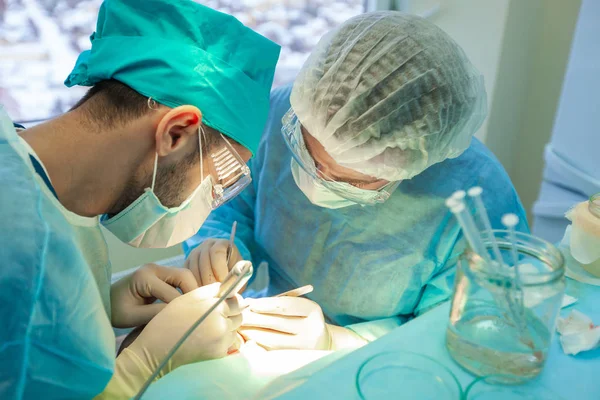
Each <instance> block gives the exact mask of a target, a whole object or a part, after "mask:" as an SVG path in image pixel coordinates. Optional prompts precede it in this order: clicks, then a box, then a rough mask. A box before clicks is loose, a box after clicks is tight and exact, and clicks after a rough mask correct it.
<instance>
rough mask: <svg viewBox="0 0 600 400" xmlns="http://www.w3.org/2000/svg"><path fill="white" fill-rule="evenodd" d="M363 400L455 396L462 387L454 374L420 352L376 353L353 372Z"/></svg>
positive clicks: (455, 398) (437, 399)
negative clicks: (355, 372)
mask: <svg viewBox="0 0 600 400" xmlns="http://www.w3.org/2000/svg"><path fill="white" fill-rule="evenodd" d="M356 390H357V392H358V395H359V396H360V398H361V399H362V400H379V399H382V400H387V399H411V400H446V399H447V400H458V399H461V398H462V395H463V393H462V388H461V386H460V383H459V382H458V380H457V379H456V377H455V376H454V374H453V373H452V372H451V371H450V370H449V369H448V368H446V367H445V366H443V365H442V364H440V363H439V362H437V361H435V360H434V359H432V358H430V357H427V356H425V355H422V354H417V353H412V352H407V351H393V352H390V353H381V354H377V355H375V356H374V357H371V358H369V359H368V360H367V361H365V363H363V364H362V366H361V367H360V369H359V370H358V374H357V375H356Z"/></svg>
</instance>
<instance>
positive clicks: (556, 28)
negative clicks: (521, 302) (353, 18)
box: [411, 0, 581, 220]
mask: <svg viewBox="0 0 600 400" xmlns="http://www.w3.org/2000/svg"><path fill="white" fill-rule="evenodd" d="M431 3H432V0H412V3H411V5H412V10H413V11H416V12H419V10H422V9H426V8H430V6H431ZM437 3H439V4H440V5H441V10H440V12H439V13H438V14H436V15H435V16H434V17H432V18H431V19H430V20H431V21H432V22H434V23H436V24H437V25H438V26H440V27H441V28H442V29H444V30H445V31H446V32H448V33H449V34H450V35H451V36H452V37H453V38H454V39H455V40H456V41H457V42H458V43H459V44H460V45H461V46H462V47H463V48H464V50H465V52H466V53H467V55H468V56H469V57H470V59H471V60H472V62H473V64H474V65H475V66H476V67H477V68H478V69H479V70H480V71H481V72H482V74H483V75H484V77H485V81H486V89H487V92H488V93H487V94H488V107H489V115H488V119H487V120H486V122H485V124H484V126H483V127H482V128H481V130H480V131H479V132H478V133H477V135H476V136H477V137H478V138H480V139H482V140H483V141H484V143H486V145H487V146H488V147H489V148H490V149H491V150H492V151H493V152H494V153H495V154H496V156H497V157H498V158H499V160H500V161H501V162H502V164H503V165H504V167H505V168H506V170H507V171H508V173H509V175H510V176H511V178H512V180H513V182H514V184H515V187H516V189H517V192H518V193H519V195H520V196H521V199H522V201H523V204H524V206H525V208H526V210H527V211H528V213H530V212H531V207H532V205H533V202H534V201H535V199H536V197H537V193H538V191H539V187H540V184H541V178H542V170H543V158H542V155H543V148H544V145H545V144H546V143H547V142H548V141H549V137H550V134H551V132H552V126H553V123H554V118H555V114H556V108H557V104H558V99H559V98H560V92H561V86H562V82H563V78H564V74H565V70H566V65H567V60H568V57H569V50H570V46H571V41H572V37H573V31H574V28H575V24H576V21H577V15H578V12H579V8H580V5H581V0H567V1H565V0H485V1H482V0H440V1H437ZM529 215H530V214H529ZM530 220H531V218H530Z"/></svg>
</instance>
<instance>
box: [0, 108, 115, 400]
mask: <svg viewBox="0 0 600 400" xmlns="http://www.w3.org/2000/svg"><path fill="white" fill-rule="evenodd" d="M32 157H33V158H35V159H36V161H37V163H38V166H37V167H38V171H36V167H35V166H34V164H35V162H32V161H33V159H32ZM41 165H42V164H41V162H40V161H39V159H37V158H36V156H35V153H34V152H33V150H32V149H31V148H30V147H29V146H28V145H27V143H26V142H24V141H23V140H22V139H21V138H19V136H18V135H17V133H16V132H15V128H14V127H13V124H12V122H11V121H10V119H9V118H8V116H7V114H6V112H5V111H4V109H3V108H2V106H1V105H0V181H1V182H2V189H1V190H0V221H2V226H1V229H0V304H2V306H1V307H0V321H1V322H2V324H1V325H0V360H1V362H0V399H85V398H92V397H93V396H94V395H96V394H98V393H100V392H102V390H103V388H104V386H105V385H106V384H107V383H108V381H109V380H110V377H111V375H112V371H113V365H114V360H115V340H114V334H113V331H112V328H111V325H110V318H109V314H108V313H109V310H110V303H109V301H110V272H111V271H110V262H109V259H108V251H107V246H106V242H105V240H104V237H103V236H102V232H101V231H100V227H99V224H98V218H85V217H81V216H78V215H75V214H73V213H71V212H69V211H68V210H66V209H65V208H64V207H63V206H62V205H61V204H60V203H59V201H58V200H57V199H56V197H55V195H54V194H53V192H52V189H51V187H49V186H48V185H49V181H48V179H47V176H44V175H45V174H47V173H46V172H45V171H43V170H42V171H39V166H41ZM42 168H43V166H42Z"/></svg>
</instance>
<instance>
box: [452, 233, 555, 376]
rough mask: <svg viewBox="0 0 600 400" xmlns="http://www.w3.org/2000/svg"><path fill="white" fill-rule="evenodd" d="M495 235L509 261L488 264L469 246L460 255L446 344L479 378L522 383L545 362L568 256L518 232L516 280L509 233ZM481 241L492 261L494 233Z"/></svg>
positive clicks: (505, 258)
mask: <svg viewBox="0 0 600 400" xmlns="http://www.w3.org/2000/svg"><path fill="white" fill-rule="evenodd" d="M493 235H494V238H495V240H496V243H497V244H498V247H499V250H500V254H501V255H502V257H503V262H504V264H505V265H501V264H499V263H496V262H493V261H492V262H486V261H485V259H484V258H483V257H481V256H480V255H478V254H475V253H474V252H473V251H472V250H470V249H467V250H466V251H465V252H464V253H463V255H462V256H461V257H460V258H459V262H458V265H457V272H456V278H455V282H454V294H453V298H452V307H451V311H450V322H449V325H448V329H447V332H446V346H447V347H448V350H449V352H450V355H451V356H452V358H454V360H455V361H456V362H457V363H458V364H459V365H461V366H462V367H464V368H465V369H467V370H468V371H470V372H472V373H473V374H475V375H477V376H490V375H496V376H501V377H499V378H497V380H498V381H499V382H502V383H517V382H523V380H524V379H529V378H533V377H535V376H536V375H538V374H539V373H540V371H541V370H542V367H543V366H544V363H545V361H546V354H547V352H548V347H549V345H550V341H551V338H552V336H553V332H554V326H555V323H556V316H557V314H558V311H559V310H560V307H561V303H562V298H563V295H564V290H565V279H564V260H563V256H562V254H561V253H560V251H558V249H557V248H556V247H554V246H553V245H552V244H550V243H548V242H546V241H545V240H542V239H539V238H537V237H534V236H531V235H528V234H524V233H519V232H517V233H515V239H516V243H515V247H516V253H517V254H516V256H517V257H518V265H519V266H518V270H519V274H518V275H519V278H518V279H517V280H516V279H515V268H513V267H512V265H514V261H513V260H514V259H513V257H514V255H513V254H512V252H511V247H512V246H511V240H510V233H509V232H508V231H500V230H496V231H493ZM482 239H483V243H484V246H485V247H486V249H487V250H488V255H486V256H485V257H486V258H487V259H488V260H493V258H492V255H491V254H492V251H491V249H492V242H491V240H490V238H489V236H486V235H485V234H482ZM515 282H517V283H515ZM513 377H514V379H513ZM491 380H492V381H493V380H494V378H491Z"/></svg>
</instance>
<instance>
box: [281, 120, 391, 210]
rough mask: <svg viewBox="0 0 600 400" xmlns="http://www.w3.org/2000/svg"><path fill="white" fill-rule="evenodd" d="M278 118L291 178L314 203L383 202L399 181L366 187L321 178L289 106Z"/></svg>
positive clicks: (362, 204) (337, 206) (321, 204)
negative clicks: (289, 152)
mask: <svg viewBox="0 0 600 400" xmlns="http://www.w3.org/2000/svg"><path fill="white" fill-rule="evenodd" d="M281 122H282V129H281V133H282V134H283V137H284V139H285V142H286V144H287V146H288V148H289V149H290V151H291V152H292V157H293V162H292V174H293V175H294V180H295V181H296V184H297V185H298V187H299V188H300V189H301V190H302V192H304V194H305V195H306V197H308V198H309V199H310V201H311V202H312V203H313V204H315V205H319V206H321V207H326V208H341V207H347V206H351V205H355V204H360V205H361V206H366V205H374V204H378V203H383V202H385V201H386V200H387V199H388V198H389V197H390V196H391V194H392V193H393V192H394V190H396V188H397V187H398V185H399V184H400V182H399V181H397V182H390V183H388V184H387V185H385V186H384V187H382V188H381V189H379V190H367V189H361V188H358V187H356V186H353V185H351V184H349V183H347V182H337V181H334V180H331V179H324V178H323V177H321V176H320V175H321V174H320V173H319V172H318V171H317V167H316V165H315V161H314V160H313V158H312V156H311V155H310V152H309V151H308V149H307V148H306V144H305V143H304V138H303V136H302V130H301V125H300V123H299V121H298V119H297V118H296V117H295V115H294V113H293V110H292V109H290V110H289V111H288V112H287V113H286V115H285V116H284V117H283V118H282V121H281ZM298 168H299V169H298Z"/></svg>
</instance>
